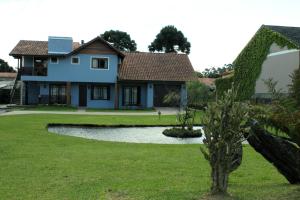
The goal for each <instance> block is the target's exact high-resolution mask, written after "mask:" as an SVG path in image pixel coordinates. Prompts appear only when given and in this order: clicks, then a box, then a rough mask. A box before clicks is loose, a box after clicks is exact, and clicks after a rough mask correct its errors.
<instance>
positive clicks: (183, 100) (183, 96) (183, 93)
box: [180, 83, 187, 107]
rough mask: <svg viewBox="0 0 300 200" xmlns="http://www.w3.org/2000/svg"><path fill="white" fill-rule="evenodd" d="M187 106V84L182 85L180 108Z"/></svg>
mask: <svg viewBox="0 0 300 200" xmlns="http://www.w3.org/2000/svg"><path fill="white" fill-rule="evenodd" d="M186 105H187V90H186V84H185V83H183V84H181V90H180V106H181V107H185V106H186Z"/></svg>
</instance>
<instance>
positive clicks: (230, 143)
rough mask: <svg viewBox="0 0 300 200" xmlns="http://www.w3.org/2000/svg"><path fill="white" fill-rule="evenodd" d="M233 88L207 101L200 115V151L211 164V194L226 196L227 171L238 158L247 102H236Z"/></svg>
mask: <svg viewBox="0 0 300 200" xmlns="http://www.w3.org/2000/svg"><path fill="white" fill-rule="evenodd" d="M236 96H237V95H236V90H234V89H231V90H228V91H227V92H225V93H224V96H223V97H222V98H221V99H220V100H217V101H216V102H215V103H209V104H208V108H207V110H206V113H205V115H204V117H203V121H202V123H203V131H204V136H205V139H204V140H203V143H204V145H205V147H206V148H203V147H201V151H202V153H203V155H204V157H205V159H207V160H208V161H209V164H210V166H211V180H212V185H211V194H213V195H215V194H218V195H226V194H227V187H228V179H229V174H230V173H231V172H233V171H234V170H236V169H237V168H238V167H239V165H240V164H241V160H242V151H243V149H242V141H243V140H244V137H243V132H244V131H245V129H246V128H245V126H244V123H245V122H246V121H247V118H248V105H247V104H245V103H241V102H236V101H235V100H236Z"/></svg>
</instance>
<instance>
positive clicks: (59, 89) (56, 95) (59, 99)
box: [49, 84, 67, 104]
mask: <svg viewBox="0 0 300 200" xmlns="http://www.w3.org/2000/svg"><path fill="white" fill-rule="evenodd" d="M49 96H50V104H66V103H67V97H66V85H62V84H52V85H50V94H49Z"/></svg>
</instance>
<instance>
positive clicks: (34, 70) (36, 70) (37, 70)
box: [21, 67, 48, 76]
mask: <svg viewBox="0 0 300 200" xmlns="http://www.w3.org/2000/svg"><path fill="white" fill-rule="evenodd" d="M47 72H48V70H47V68H46V67H22V68H21V75H23V76H24V75H25V76H47Z"/></svg>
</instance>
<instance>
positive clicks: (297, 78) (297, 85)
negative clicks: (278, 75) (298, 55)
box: [289, 69, 300, 107]
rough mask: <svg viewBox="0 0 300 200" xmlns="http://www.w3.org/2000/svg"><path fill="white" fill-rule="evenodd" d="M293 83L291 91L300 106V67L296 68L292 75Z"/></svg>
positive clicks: (290, 87) (290, 86)
mask: <svg viewBox="0 0 300 200" xmlns="http://www.w3.org/2000/svg"><path fill="white" fill-rule="evenodd" d="M290 77H291V79H292V84H291V85H289V93H290V95H291V97H292V98H294V99H295V101H296V104H297V106H298V107H300V69H296V70H295V71H294V72H293V73H292V74H291V75H290Z"/></svg>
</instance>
